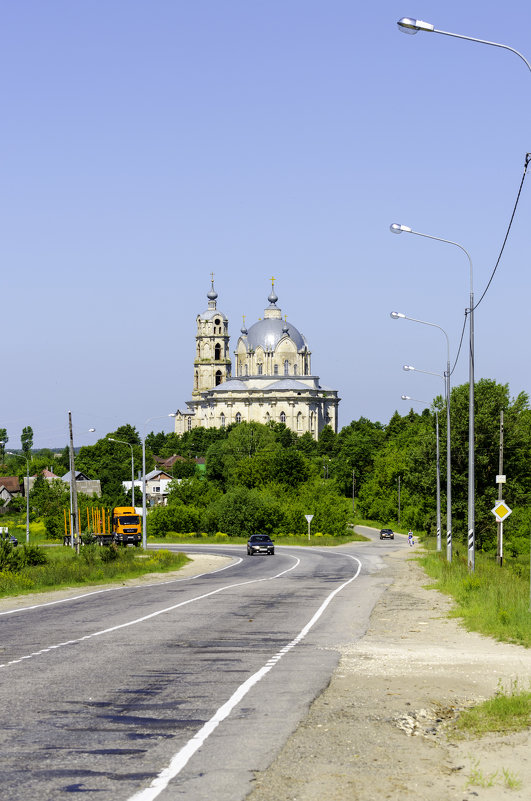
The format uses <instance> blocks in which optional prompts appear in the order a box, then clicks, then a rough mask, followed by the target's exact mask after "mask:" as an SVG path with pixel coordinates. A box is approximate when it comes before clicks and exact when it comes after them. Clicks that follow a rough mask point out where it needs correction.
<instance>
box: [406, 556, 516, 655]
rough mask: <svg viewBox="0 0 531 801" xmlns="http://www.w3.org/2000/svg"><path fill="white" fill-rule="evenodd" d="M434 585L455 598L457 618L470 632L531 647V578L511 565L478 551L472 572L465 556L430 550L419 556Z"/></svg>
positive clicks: (454, 611) (454, 612)
mask: <svg viewBox="0 0 531 801" xmlns="http://www.w3.org/2000/svg"><path fill="white" fill-rule="evenodd" d="M419 561H420V563H421V565H422V566H423V567H424V569H425V571H426V573H427V574H428V575H429V576H431V577H432V578H434V579H435V584H434V587H435V588H436V589H438V590H441V592H444V593H446V594H447V595H450V596H451V597H452V598H453V599H454V600H455V604H456V605H455V608H454V609H453V611H452V613H451V614H452V616H453V617H460V618H462V620H463V624H464V625H465V627H466V628H467V629H468V630H469V631H478V632H480V633H481V634H487V635H488V636H490V637H494V638H495V639H497V640H500V641H504V642H511V643H517V644H518V645H523V646H525V647H526V648H529V647H530V646H531V612H530V605H529V577H525V578H524V577H523V576H521V575H519V574H518V573H517V572H515V571H514V570H513V569H511V567H510V566H508V565H507V566H504V567H500V566H499V565H498V564H496V562H495V560H494V559H493V558H492V557H489V556H487V555H485V554H482V553H476V558H475V572H474V573H470V572H469V570H468V566H467V561H466V557H465V556H460V555H454V557H453V560H452V562H451V563H448V562H447V561H446V552H445V551H443V552H440V553H436V552H434V551H428V552H427V553H425V554H423V555H422V556H421V557H419Z"/></svg>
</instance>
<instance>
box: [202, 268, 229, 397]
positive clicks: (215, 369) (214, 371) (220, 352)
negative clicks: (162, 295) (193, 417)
mask: <svg viewBox="0 0 531 801" xmlns="http://www.w3.org/2000/svg"><path fill="white" fill-rule="evenodd" d="M211 275H212V279H211V288H210V292H208V293H207V298H208V308H207V310H206V311H204V312H203V313H202V314H198V315H197V334H196V337H195V339H196V354H195V360H194V389H193V392H192V397H198V396H200V395H201V393H202V392H208V391H209V390H211V389H213V387H217V386H218V385H219V384H222V383H224V382H225V381H227V379H228V378H230V375H231V361H230V356H229V321H228V319H227V317H226V316H225V315H224V314H223V312H220V311H219V310H218V308H217V304H216V301H217V297H218V293H217V292H216V291H215V289H214V273H211Z"/></svg>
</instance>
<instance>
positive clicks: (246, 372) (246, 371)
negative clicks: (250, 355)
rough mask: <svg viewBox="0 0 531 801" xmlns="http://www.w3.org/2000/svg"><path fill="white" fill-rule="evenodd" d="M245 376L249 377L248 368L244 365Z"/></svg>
mask: <svg viewBox="0 0 531 801" xmlns="http://www.w3.org/2000/svg"><path fill="white" fill-rule="evenodd" d="M245 375H249V366H248V365H247V364H246V365H245Z"/></svg>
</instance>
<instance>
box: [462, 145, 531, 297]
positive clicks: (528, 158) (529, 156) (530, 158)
mask: <svg viewBox="0 0 531 801" xmlns="http://www.w3.org/2000/svg"><path fill="white" fill-rule="evenodd" d="M530 161H531V153H526V154H525V164H524V172H523V175H522V180H521V181H520V188H519V189H518V194H517V196H516V201H515V204H514V208H513V213H512V214H511V219H510V220H509V225H508V227H507V231H506V233H505V238H504V240H503V244H502V246H501V250H500V253H499V255H498V259H497V261H496V264H495V265H494V269H493V271H492V273H491V276H490V278H489V281H488V284H487V286H486V287H485V289H484V291H483V294H482V295H481V297H480V299H479V300H478V302H477V303H475V304H474V310H476V309H477V307H478V306H479V304H480V303H481V301H482V300H483V298H484V297H485V295H486V294H487V291H488V289H489V287H490V285H491V283H492V279H493V278H494V275H495V274H496V270H497V269H498V265H499V263H500V261H501V257H502V254H503V251H504V249H505V245H506V244H507V239H508V238H509V232H510V230H511V226H512V224H513V220H514V215H515V214H516V209H517V207H518V203H519V200H520V195H521V194H522V188H523V186H524V181H525V177H526V175H527V168H528V166H529V162H530Z"/></svg>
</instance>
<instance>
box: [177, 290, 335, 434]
mask: <svg viewBox="0 0 531 801" xmlns="http://www.w3.org/2000/svg"><path fill="white" fill-rule="evenodd" d="M211 283H212V285H211V289H210V291H209V292H208V294H207V298H208V308H207V309H206V311H204V312H202V313H201V314H198V315H197V333H196V352H195V360H194V384H193V391H192V399H191V400H189V401H187V402H186V406H187V407H188V408H187V409H186V410H185V411H181V410H180V409H178V410H177V413H176V417H175V432H176V433H177V434H183V433H184V432H185V431H191V430H192V429H193V428H196V427H197V426H203V427H204V428H222V427H223V426H228V425H231V423H241V422H244V421H245V422H248V423H250V422H256V423H264V424H267V423H269V422H275V423H285V424H286V426H287V427H288V428H290V429H291V430H292V431H295V432H296V433H297V434H299V435H302V434H305V433H306V432H309V433H310V434H311V436H312V437H313V438H314V439H318V438H319V434H320V432H321V431H322V430H323V428H324V427H325V426H327V425H329V426H331V428H332V430H333V431H335V432H337V413H338V405H339V400H340V399H339V397H338V394H337V390H335V389H329V388H328V387H324V386H322V385H321V383H320V379H319V376H317V375H313V374H312V368H311V355H312V354H311V351H310V349H309V347H308V343H307V341H306V338H305V337H304V335H303V334H301V333H300V332H299V331H298V330H297V328H295V326H294V325H292V324H291V323H288V322H287V319H286V318H283V317H282V311H281V309H280V308H279V307H278V306H277V301H278V297H277V295H276V293H275V285H274V279H272V288H271V293H270V295H269V297H268V298H267V300H268V303H269V305H268V306H267V308H266V309H265V310H264V316H263V318H261V319H259V320H258V321H257V322H256V323H253V325H251V326H250V327H249V329H247V328H246V327H245V321H244V324H243V327H242V329H241V332H240V336H239V338H238V342H237V343H236V349H235V351H234V356H235V359H234V372H235V375H232V362H231V358H230V355H229V321H228V318H227V317H226V315H225V314H223V312H221V311H220V310H219V309H218V307H217V298H218V295H217V292H216V291H215V290H214V279H213V278H212V282H211Z"/></svg>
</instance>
